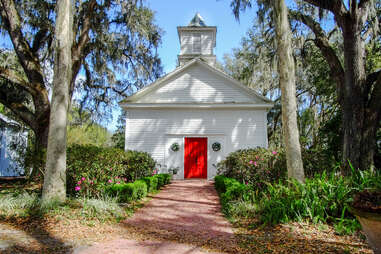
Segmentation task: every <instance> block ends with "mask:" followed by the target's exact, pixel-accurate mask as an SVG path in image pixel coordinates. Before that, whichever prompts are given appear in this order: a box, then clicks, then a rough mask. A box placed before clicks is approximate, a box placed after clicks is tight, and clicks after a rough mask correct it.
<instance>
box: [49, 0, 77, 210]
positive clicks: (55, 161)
mask: <svg viewBox="0 0 381 254" xmlns="http://www.w3.org/2000/svg"><path fill="white" fill-rule="evenodd" d="M72 8H73V6H72V0H60V1H57V19H56V27H55V61H54V63H55V64H54V80H53V97H52V104H51V105H52V106H51V112H50V125H49V136H48V150H47V159H46V171H45V178H44V186H43V191H42V201H43V203H44V202H49V201H52V200H58V201H64V200H65V199H66V125H67V110H68V105H69V87H70V81H71V47H72V43H73V36H72V27H73V11H72Z"/></svg>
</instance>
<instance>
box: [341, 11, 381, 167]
mask: <svg viewBox="0 0 381 254" xmlns="http://www.w3.org/2000/svg"><path fill="white" fill-rule="evenodd" d="M359 19H361V17H360V13H359V12H355V13H352V17H351V18H347V19H346V20H345V22H344V24H343V38H344V69H345V76H344V86H343V91H342V94H343V100H342V103H341V107H342V109H343V110H342V126H343V132H344V136H343V154H342V163H343V165H344V173H346V174H348V173H349V172H350V169H349V163H348V162H350V163H351V164H352V166H353V168H354V169H361V170H365V169H369V168H370V167H372V165H373V164H374V161H373V157H374V151H375V145H376V140H375V138H376V131H377V126H378V124H379V112H377V109H372V108H369V105H368V104H369V103H368V97H369V91H367V90H366V86H365V84H366V78H367V76H366V71H365V62H364V59H365V45H364V41H363V39H362V38H361V29H362V28H361V27H362V26H359V25H358V24H361V22H359ZM378 110H380V109H378Z"/></svg>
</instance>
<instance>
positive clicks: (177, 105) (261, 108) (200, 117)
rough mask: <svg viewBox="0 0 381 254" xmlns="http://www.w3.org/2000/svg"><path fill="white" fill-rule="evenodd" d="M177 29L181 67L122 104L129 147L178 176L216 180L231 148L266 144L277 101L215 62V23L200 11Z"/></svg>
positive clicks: (231, 150) (126, 147)
mask: <svg viewBox="0 0 381 254" xmlns="http://www.w3.org/2000/svg"><path fill="white" fill-rule="evenodd" d="M177 31H178V34H179V40H180V45H181V51H180V54H179V55H178V65H179V66H178V67H177V68H176V69H175V70H174V71H172V72H170V73H168V74H167V75H165V76H164V77H162V78H160V79H158V80H157V81H155V82H154V83H152V84H150V85H148V86H146V87H145V88H143V89H141V90H140V91H138V92H137V93H135V94H133V95H131V96H129V97H128V98H127V99H125V100H124V101H122V102H121V103H120V105H121V107H123V109H124V110H125V111H126V112H127V117H126V136H125V138H126V145H125V149H126V150H127V149H128V150H139V151H145V152H148V153H150V154H151V155H152V156H153V158H154V159H155V160H156V161H157V162H158V163H159V164H160V165H162V168H161V170H163V171H164V170H168V169H170V168H178V169H179V170H178V172H177V174H176V175H175V178H177V179H184V178H206V179H212V178H213V177H214V176H215V175H216V173H217V172H216V168H215V165H216V164H217V163H218V162H219V161H220V160H222V159H223V158H224V157H225V156H226V155H227V154H229V153H230V152H233V151H235V150H238V149H244V148H249V147H257V146H260V147H267V145H268V143H267V111H268V110H269V109H270V108H271V107H272V106H273V104H272V102H271V101H270V100H268V99H267V98H265V97H263V96H261V95H259V94H258V93H256V92H255V91H254V90H252V89H249V88H247V87H246V86H244V85H242V84H240V83H239V82H238V81H236V80H234V79H233V78H231V77H230V76H228V75H227V74H226V73H224V72H223V71H221V70H219V69H217V68H216V67H215V62H216V57H215V55H214V53H213V49H214V48H215V46H216V32H217V28H216V27H215V26H206V25H205V22H204V21H203V19H202V17H201V16H200V15H199V14H196V16H195V17H194V18H193V19H192V21H191V22H190V24H189V25H188V26H180V27H177ZM163 168H164V169H163ZM165 168H166V169H165Z"/></svg>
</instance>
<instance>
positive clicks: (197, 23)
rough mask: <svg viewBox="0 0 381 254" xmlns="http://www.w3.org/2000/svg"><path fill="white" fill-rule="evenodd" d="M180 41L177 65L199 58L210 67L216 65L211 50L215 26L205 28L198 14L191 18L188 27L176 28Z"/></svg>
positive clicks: (214, 44)
mask: <svg viewBox="0 0 381 254" xmlns="http://www.w3.org/2000/svg"><path fill="white" fill-rule="evenodd" d="M177 32H178V34H179V40H180V54H179V55H178V62H179V65H184V64H185V63H186V62H188V61H189V60H192V59H193V58H196V57H199V58H202V59H204V60H205V61H206V62H208V63H209V64H211V65H214V64H215V63H216V56H215V55H214V53H213V49H214V48H215V47H216V32H217V28H216V27H215V26H207V25H206V24H205V21H204V19H203V18H202V17H201V15H200V14H199V13H196V15H195V16H194V17H193V19H192V20H191V21H190V23H189V25H188V26H179V27H177Z"/></svg>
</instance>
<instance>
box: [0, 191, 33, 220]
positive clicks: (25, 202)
mask: <svg viewBox="0 0 381 254" xmlns="http://www.w3.org/2000/svg"><path fill="white" fill-rule="evenodd" d="M38 203H39V198H38V196H37V194H35V193H32V194H29V193H27V192H22V193H19V192H15V193H12V194H5V195H0V215H3V216H11V215H17V216H26V215H28V213H29V210H30V209H32V208H33V207H35V206H36V204H38Z"/></svg>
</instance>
